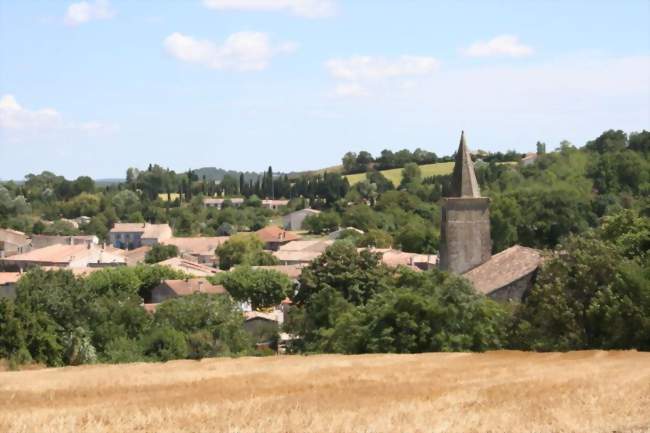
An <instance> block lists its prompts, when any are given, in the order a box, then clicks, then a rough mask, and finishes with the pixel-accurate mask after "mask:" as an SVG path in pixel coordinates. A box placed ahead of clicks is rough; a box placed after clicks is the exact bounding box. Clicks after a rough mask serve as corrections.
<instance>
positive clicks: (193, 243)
mask: <svg viewBox="0 0 650 433" xmlns="http://www.w3.org/2000/svg"><path fill="white" fill-rule="evenodd" d="M228 239H229V236H213V237H193V238H190V237H187V238H176V237H171V238H169V239H165V240H163V241H162V242H161V243H162V244H165V245H176V247H178V250H179V252H181V253H187V254H196V255H214V250H215V249H216V248H217V247H218V246H219V245H221V244H223V243H224V242H226V241H227V240H228Z"/></svg>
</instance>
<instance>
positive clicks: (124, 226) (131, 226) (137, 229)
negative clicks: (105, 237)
mask: <svg viewBox="0 0 650 433" xmlns="http://www.w3.org/2000/svg"><path fill="white" fill-rule="evenodd" d="M144 229H145V223H115V224H114V225H113V228H112V229H111V231H110V233H120V232H124V233H144Z"/></svg>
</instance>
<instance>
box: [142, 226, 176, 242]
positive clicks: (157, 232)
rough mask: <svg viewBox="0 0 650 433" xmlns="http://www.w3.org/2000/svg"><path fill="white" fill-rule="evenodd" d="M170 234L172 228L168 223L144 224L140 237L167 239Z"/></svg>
mask: <svg viewBox="0 0 650 433" xmlns="http://www.w3.org/2000/svg"><path fill="white" fill-rule="evenodd" d="M171 236H172V228H171V227H170V226H169V224H146V225H145V228H144V232H143V233H142V239H158V240H164V239H169V238H170V237H171Z"/></svg>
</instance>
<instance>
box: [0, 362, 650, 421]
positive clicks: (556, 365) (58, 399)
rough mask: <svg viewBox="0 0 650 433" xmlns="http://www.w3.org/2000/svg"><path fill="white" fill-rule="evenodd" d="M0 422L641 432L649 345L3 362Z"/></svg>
mask: <svg viewBox="0 0 650 433" xmlns="http://www.w3.org/2000/svg"><path fill="white" fill-rule="evenodd" d="M0 407H1V408H2V410H0V431H2V432H12V433H22V432H41V433H48V432H52V433H54V432H57V433H63V432H135V431H137V432H165V433H167V432H169V433H171V432H233V433H234V432H242V433H244V432H246V433H247V432H269V433H276V432H277V433H280V432H282V433H290V432H296V433H303V432H391V433H392V432H423V433H424V432H464V433H466V432H492V433H496V432H538V433H544V432H548V433H551V432H553V433H558V432H591V433H596V432H609V433H611V432H619V433H620V432H648V431H650V353H638V352H633V351H630V352H603V351H586V352H570V353H546V354H539V353H537V354H536V353H522V352H508V351H503V352H491V353H485V354H467V353H433V354H421V355H362V356H339V355H322V356H308V357H305V356H281V357H268V358H241V359H207V360H203V361H200V362H196V361H175V362H169V363H166V364H144V363H139V364H128V365H96V366H84V367H68V368H60V369H43V370H31V371H20V372H2V373H0Z"/></svg>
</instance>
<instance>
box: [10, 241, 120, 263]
mask: <svg viewBox="0 0 650 433" xmlns="http://www.w3.org/2000/svg"><path fill="white" fill-rule="evenodd" d="M118 251H120V250H116V249H114V248H101V247H99V246H96V245H84V244H79V245H60V244H55V245H50V246H47V247H45V248H38V249H35V250H32V251H30V252H27V253H23V254H16V255H14V256H11V257H8V258H6V259H3V260H4V261H7V262H33V263H35V264H38V263H54V264H59V265H69V264H71V263H72V262H73V261H80V262H87V263H88V264H90V263H102V264H106V263H118V264H119V263H125V262H126V260H125V258H124V255H123V254H122V253H121V252H118Z"/></svg>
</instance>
